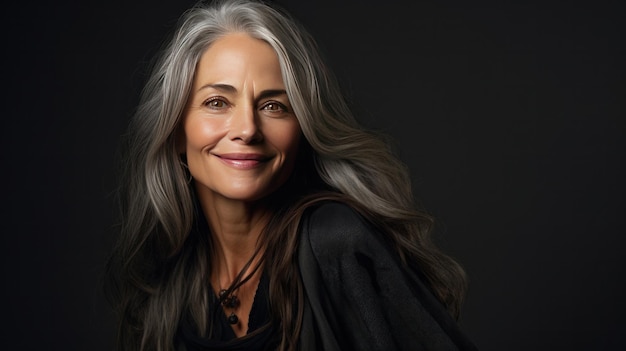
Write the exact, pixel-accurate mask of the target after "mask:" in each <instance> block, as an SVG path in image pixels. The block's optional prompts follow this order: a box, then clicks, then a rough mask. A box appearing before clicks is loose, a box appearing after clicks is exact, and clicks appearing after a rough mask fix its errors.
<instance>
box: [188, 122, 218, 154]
mask: <svg viewBox="0 0 626 351" xmlns="http://www.w3.org/2000/svg"><path fill="white" fill-rule="evenodd" d="M219 139H220V133H219V126H218V125H216V123H211V122H210V121H208V120H202V119H198V118H193V117H192V118H189V119H187V120H186V121H185V124H184V140H185V145H186V147H185V149H186V150H187V153H190V152H197V151H200V150H202V149H204V148H206V147H210V146H211V145H214V144H216V143H217V142H218V141H219Z"/></svg>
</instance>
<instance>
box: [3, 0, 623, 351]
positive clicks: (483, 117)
mask: <svg viewBox="0 0 626 351" xmlns="http://www.w3.org/2000/svg"><path fill="white" fill-rule="evenodd" d="M192 3H193V1H177V2H174V1H172V2H170V3H166V2H153V1H134V2H132V3H131V2H122V1H99V2H89V1H88V2H75V3H71V2H68V1H65V2H44V1H35V2H32V1H31V2H21V3H19V4H17V3H14V4H13V5H12V7H5V9H4V10H3V12H2V15H1V16H2V27H3V28H2V29H3V31H2V33H3V36H2V37H3V39H4V40H3V44H4V45H3V55H2V56H3V64H2V68H3V73H4V74H3V78H2V82H3V83H4V84H3V85H4V89H3V93H2V106H3V113H2V119H3V123H2V128H1V133H2V138H1V140H2V149H3V150H5V151H4V152H3V153H2V156H1V157H2V165H3V166H2V174H3V184H4V187H5V189H6V191H4V194H5V196H4V197H3V201H2V212H1V213H2V221H1V223H2V228H1V229H0V230H1V233H2V235H1V239H0V250H1V252H2V254H1V260H2V281H3V284H2V301H3V307H2V313H1V314H2V320H3V325H2V328H1V329H0V348H1V349H19V350H110V347H111V345H112V336H113V325H112V321H111V314H110V311H109V309H108V306H107V305H106V302H105V300H104V299H103V297H102V293H101V291H100V286H99V283H100V278H101V274H102V266H103V263H104V259H105V256H106V253H107V251H108V249H109V246H110V244H111V239H110V237H111V235H112V233H113V230H112V228H113V225H114V215H113V214H114V208H113V198H112V193H113V191H114V186H115V183H114V175H115V174H114V168H115V157H116V155H115V152H116V147H117V143H118V140H119V136H120V135H121V134H122V133H123V130H124V127H125V125H126V123H127V122H128V118H129V116H130V114H131V113H132V110H133V107H134V106H135V104H136V102H137V98H138V94H139V90H140V88H141V84H142V82H143V79H144V77H145V76H144V73H145V71H144V69H145V64H146V63H147V61H148V60H149V59H150V57H151V56H152V54H154V53H155V52H156V50H157V48H158V46H159V44H160V42H161V39H162V38H163V36H164V35H165V34H166V33H168V31H169V30H170V29H171V27H172V25H173V24H174V21H175V20H176V18H177V17H178V16H179V15H180V14H181V12H182V11H183V9H184V8H186V7H187V6H189V5H191V4H192ZM281 4H283V5H284V6H285V7H286V8H287V9H289V10H291V11H292V13H294V14H295V15H296V16H297V17H298V18H300V20H301V21H302V22H303V23H304V24H305V25H306V26H307V27H308V28H309V29H310V30H311V31H312V32H313V34H314V35H315V36H316V37H317V38H318V40H319V42H320V46H321V49H322V50H323V53H324V55H325V56H326V57H327V58H328V60H329V62H330V64H331V65H332V67H333V68H334V69H335V70H336V72H337V75H338V77H339V78H340V80H341V83H342V86H343V87H344V89H345V91H346V95H347V97H348V99H349V100H350V102H351V104H352V105H353V108H354V110H355V112H356V113H357V115H358V116H359V119H361V120H362V121H363V123H364V124H365V125H367V126H368V127H371V128H375V129H377V130H380V131H382V132H385V133H387V134H389V135H391V136H392V137H393V140H394V143H395V147H396V149H397V150H398V152H399V155H400V156H401V157H402V158H403V160H405V161H406V163H407V164H408V166H409V167H410V169H411V172H412V175H413V179H414V182H415V183H414V184H415V194H416V196H418V198H419V199H420V200H421V201H422V202H423V204H424V205H425V207H426V208H427V209H428V210H430V211H431V212H432V213H433V214H434V215H435V216H436V218H437V219H438V226H437V229H436V233H435V234H436V238H437V241H438V242H439V243H440V244H441V246H442V247H443V248H444V249H445V250H446V251H447V252H449V253H450V254H451V255H453V256H454V257H456V258H457V259H458V260H459V261H460V262H461V263H462V264H463V265H464V266H465V268H466V269H467V272H468V274H469V277H470V280H471V285H470V292H469V295H468V299H467V303H466V305H465V308H464V310H463V316H462V319H461V325H462V327H463V328H464V330H466V332H467V333H468V334H469V335H470V337H471V338H472V339H473V340H474V341H475V342H476V344H477V345H478V346H479V348H480V349H481V350H555V349H561V350H564V349H568V350H618V349H625V348H626V336H625V335H626V333H625V331H626V323H625V322H624V318H623V316H624V313H625V312H626V308H625V303H624V296H626V289H625V287H624V276H626V275H625V274H624V273H625V272H624V271H625V264H626V259H625V256H624V254H623V251H624V249H625V247H624V246H625V245H624V235H625V234H626V232H625V230H624V229H625V225H624V211H625V209H626V206H625V200H624V199H625V195H626V194H625V185H624V182H625V179H626V176H625V175H626V174H625V173H626V172H625V169H624V151H625V142H624V139H625V138H624V133H625V132H626V128H625V123H624V118H625V117H626V114H625V109H624V107H625V104H624V96H625V93H626V88H625V87H626V85H625V74H624V73H625V72H624V62H626V60H625V59H626V55H625V44H626V39H625V36H624V34H625V32H624V20H623V15H624V13H625V12H624V6H623V5H622V2H620V1H613V2H611V1H602V2H588V3H575V2H562V3H558V4H557V3H550V2H537V3H534V2H528V1H517V2H512V1H508V2H507V1H492V2H487V1H482V0H480V1H454V2H452V1H411V2H408V1H407V2H400V1H380V2H376V3H374V2H371V3H363V2H355V3H353V4H345V3H342V4H334V3H333V2H332V1H329V0H326V1H317V2H307V3H304V2H297V1H282V2H281Z"/></svg>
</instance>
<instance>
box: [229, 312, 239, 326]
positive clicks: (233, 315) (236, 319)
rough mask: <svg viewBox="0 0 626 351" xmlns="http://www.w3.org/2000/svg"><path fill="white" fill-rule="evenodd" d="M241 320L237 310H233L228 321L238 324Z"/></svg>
mask: <svg viewBox="0 0 626 351" xmlns="http://www.w3.org/2000/svg"><path fill="white" fill-rule="evenodd" d="M237 322H239V317H237V315H236V314H235V312H231V313H230V316H228V323H230V324H237Z"/></svg>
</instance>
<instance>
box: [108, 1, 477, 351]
mask: <svg viewBox="0 0 626 351" xmlns="http://www.w3.org/2000/svg"><path fill="white" fill-rule="evenodd" d="M235 32H237V33H246V34H247V35H250V36H251V37H254V38H257V39H260V40H263V41H265V42H267V43H268V44H269V45H271V46H272V48H273V49H274V50H275V51H276V53H277V55H278V59H279V63H280V67H281V71H282V75H283V80H284V83H285V87H286V91H287V95H288V97H289V101H290V103H291V106H292V107H293V110H294V113H295V115H296V117H297V119H298V121H299V123H300V126H301V128H302V132H303V135H304V138H305V142H304V143H303V144H304V146H301V148H302V150H301V152H300V154H299V155H298V158H299V159H298V162H299V164H298V166H297V167H296V170H295V171H294V174H293V175H292V176H291V178H292V179H290V180H289V181H288V184H286V185H285V187H290V186H292V187H294V188H299V190H298V192H297V194H298V196H299V197H297V196H294V195H291V196H283V195H281V196H282V197H281V198H280V201H275V202H276V203H277V204H278V205H276V211H275V213H276V215H275V216H274V218H273V219H272V220H271V221H270V223H269V225H268V228H266V230H265V231H264V233H263V234H262V235H263V236H262V242H264V243H265V244H263V245H264V252H262V258H263V259H262V260H261V261H263V260H265V261H267V262H272V264H271V265H267V267H265V269H266V270H267V271H268V274H269V277H270V304H271V314H272V318H273V320H274V321H275V322H276V323H277V325H279V326H280V334H281V345H280V349H281V350H293V349H296V348H297V342H298V335H299V332H300V326H301V322H302V303H301V302H302V296H303V293H302V284H301V282H300V278H299V273H298V269H297V263H296V262H297V260H296V258H295V257H293V256H294V255H293V252H295V251H296V247H297V243H298V235H297V231H298V226H299V221H300V218H301V217H302V215H303V213H304V211H305V209H306V208H308V207H310V206H311V205H313V204H315V203H319V202H320V201H323V200H329V199H331V200H339V201H344V202H348V203H350V204H352V205H353V207H355V208H356V209H358V210H359V211H360V212H362V213H363V214H365V215H367V216H368V217H369V218H371V219H372V220H373V221H375V222H376V224H377V225H378V226H379V227H380V228H381V230H382V231H383V232H384V233H385V234H386V235H387V237H388V240H389V241H390V242H391V243H392V245H394V246H395V248H396V249H397V251H398V253H399V254H400V256H401V258H402V259H403V262H405V263H406V264H409V265H416V266H417V267H418V268H419V270H420V272H421V273H422V274H423V275H424V277H425V278H426V281H427V283H428V285H429V286H430V287H431V289H432V290H433V292H434V293H435V295H436V296H437V297H438V298H439V300H440V301H441V302H442V303H443V304H444V305H445V306H446V307H447V308H448V310H449V311H450V312H451V313H452V314H453V315H454V316H458V313H459V308H460V305H461V303H462V300H463V296H464V294H465V289H466V278H465V274H464V272H463V270H462V268H461V267H460V266H459V265H458V264H457V263H456V262H455V261H454V260H453V259H451V258H450V257H449V256H447V255H445V254H444V253H442V252H441V251H440V250H439V249H438V248H437V247H436V246H435V245H434V244H433V243H432V241H431V239H430V232H431V226H432V223H433V220H432V218H431V217H430V216H429V215H428V214H427V213H425V212H424V211H422V210H420V209H418V207H417V206H416V204H415V202H414V199H413V195H412V189H411V184H410V178H409V175H408V171H407V168H406V167H405V165H404V164H403V163H402V162H401V161H400V160H399V159H398V158H397V157H396V156H394V154H393V152H392V150H391V149H390V147H389V144H388V143H386V142H385V140H384V138H382V137H381V136H379V135H376V134H374V133H372V132H369V131H366V130H365V129H364V128H362V127H361V126H360V125H359V124H358V123H357V121H356V119H355V118H354V116H353V115H352V112H351V111H350V109H349V107H348V105H347V103H346V101H345V99H344V97H343V95H342V92H341V90H340V87H339V84H338V83H337V81H336V79H335V77H334V76H333V74H332V73H331V72H330V71H329V70H328V69H327V67H326V66H325V65H324V63H323V59H322V57H321V56H320V54H319V51H318V49H317V45H316V43H315V41H314V39H313V38H312V37H311V36H310V35H309V34H308V33H307V31H306V30H305V29H304V28H303V27H302V26H301V25H300V24H299V23H298V22H297V21H296V20H295V19H293V18H292V17H290V15H289V14H288V13H286V12H285V11H282V10H281V9H279V8H277V7H273V6H269V5H267V4H265V3H263V2H261V1H249V0H232V1H221V0H220V1H215V2H212V3H204V2H199V3H197V4H196V5H195V6H194V7H192V8H191V9H189V10H187V11H186V12H185V13H184V14H183V16H181V18H180V20H179V22H178V25H177V26H176V30H175V31H174V32H173V33H172V36H171V38H169V39H170V40H169V41H167V42H166V45H165V46H164V47H163V48H162V50H161V51H160V55H158V59H157V60H156V61H154V63H153V66H152V70H151V74H150V76H149V77H148V80H147V82H146V84H145V86H144V89H143V91H142V94H141V97H140V103H139V106H138V108H137V110H136V112H135V114H134V116H133V118H132V119H131V122H130V124H129V129H128V133H127V134H126V139H125V144H124V145H123V148H124V150H125V152H126V153H125V156H124V162H123V163H122V170H123V173H122V174H121V185H120V191H119V194H120V205H121V206H120V208H121V214H120V215H121V219H122V220H121V228H120V235H119V239H118V241H117V243H116V246H115V247H114V250H113V252H112V255H111V258H110V260H109V262H108V273H109V277H110V278H111V279H110V283H109V285H108V287H109V289H108V292H109V295H110V296H111V298H112V300H113V303H114V306H115V308H116V312H117V314H118V316H119V323H118V347H119V348H120V349H124V350H148V349H149V350H172V349H174V348H175V345H174V339H175V335H176V331H177V328H178V325H179V323H180V322H181V319H182V318H183V316H184V315H185V314H187V315H189V316H191V318H192V320H193V322H194V323H195V325H196V326H197V329H198V330H199V332H200V333H201V334H202V333H206V332H204V331H206V330H208V329H210V323H211V321H209V320H207V317H206V311H207V308H208V296H209V295H208V294H209V293H210V292H209V291H208V290H209V289H208V286H207V285H208V284H207V283H206V282H207V281H208V279H209V272H210V269H209V264H210V260H209V257H210V252H211V245H212V243H211V241H210V238H207V237H208V235H206V233H205V235H194V234H193V232H194V230H193V226H194V223H195V221H197V219H198V216H199V214H198V213H196V212H197V209H196V207H195V205H194V194H193V189H192V186H191V184H190V182H189V179H190V178H189V173H188V171H187V170H186V168H185V166H184V160H181V155H180V154H179V151H178V150H179V148H178V147H177V135H179V133H180V129H179V128H180V126H181V121H182V118H183V111H184V109H185V106H186V103H187V100H188V97H189V95H190V90H191V86H192V82H193V79H194V74H195V69H196V65H197V63H198V61H199V59H200V57H201V55H202V54H203V53H204V52H205V50H206V49H207V48H208V47H209V46H210V45H211V44H212V43H213V42H215V41H216V40H217V39H219V38H220V37H223V36H225V35H227V34H229V33H235ZM303 169H304V170H303ZM308 170H311V171H310V172H309V171H308ZM302 177H307V179H302ZM303 184H305V185H304V186H303ZM320 185H321V186H320ZM320 189H321V190H324V191H323V192H320V191H319V190H320ZM282 193H287V192H282ZM270 233H271V234H270ZM294 300H295V302H296V306H297V308H296V310H293V306H294Z"/></svg>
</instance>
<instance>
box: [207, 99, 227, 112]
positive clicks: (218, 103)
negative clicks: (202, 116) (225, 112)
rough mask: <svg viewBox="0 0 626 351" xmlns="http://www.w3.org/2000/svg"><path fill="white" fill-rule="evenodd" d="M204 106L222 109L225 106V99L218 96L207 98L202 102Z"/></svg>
mask: <svg viewBox="0 0 626 351" xmlns="http://www.w3.org/2000/svg"><path fill="white" fill-rule="evenodd" d="M203 105H204V106H206V107H208V108H211V109H216V110H219V109H223V108H226V107H227V105H226V101H224V100H223V99H221V98H219V97H214V98H210V99H208V100H206V101H205V102H204V103H203Z"/></svg>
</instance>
